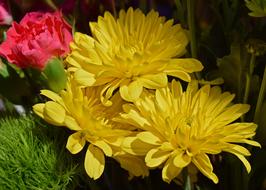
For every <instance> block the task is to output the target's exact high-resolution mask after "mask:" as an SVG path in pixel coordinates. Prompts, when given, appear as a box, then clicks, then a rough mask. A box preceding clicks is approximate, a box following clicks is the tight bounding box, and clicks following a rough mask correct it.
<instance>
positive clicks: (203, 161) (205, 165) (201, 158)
mask: <svg viewBox="0 0 266 190" xmlns="http://www.w3.org/2000/svg"><path fill="white" fill-rule="evenodd" d="M192 162H193V163H194V164H195V166H196V167H197V168H198V169H199V170H200V171H201V173H203V174H204V175H205V176H206V177H208V178H210V179H211V180H212V181H213V182H214V183H218V178H217V176H216V175H215V174H214V173H213V168H212V164H211V162H210V159H209V157H208V156H207V155H206V154H198V155H196V156H194V157H193V159H192Z"/></svg>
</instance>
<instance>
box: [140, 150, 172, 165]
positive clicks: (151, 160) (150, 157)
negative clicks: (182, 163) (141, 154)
mask: <svg viewBox="0 0 266 190" xmlns="http://www.w3.org/2000/svg"><path fill="white" fill-rule="evenodd" d="M170 154H171V152H170V151H162V150H160V149H157V148H155V149H152V150H150V151H149V152H148V153H147V155H146V157H145V162H146V164H147V166H148V167H151V168H153V167H158V166H160V165H161V164H162V163H163V162H164V161H165V160H166V159H168V158H169V156H170Z"/></svg>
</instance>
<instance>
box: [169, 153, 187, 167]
mask: <svg viewBox="0 0 266 190" xmlns="http://www.w3.org/2000/svg"><path fill="white" fill-rule="evenodd" d="M173 162H174V165H175V166H176V167H178V168H184V167H186V166H187V165H188V164H189V163H190V162H191V157H190V156H188V155H187V154H186V153H184V152H179V153H178V154H177V155H176V156H175V157H174V161H173Z"/></svg>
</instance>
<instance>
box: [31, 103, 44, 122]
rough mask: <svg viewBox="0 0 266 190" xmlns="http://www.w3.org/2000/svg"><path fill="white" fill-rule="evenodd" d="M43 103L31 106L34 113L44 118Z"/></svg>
mask: <svg viewBox="0 0 266 190" xmlns="http://www.w3.org/2000/svg"><path fill="white" fill-rule="evenodd" d="M44 107H45V104H35V105H34V106H33V107H32V108H33V111H34V113H36V114H37V115H38V116H39V117H41V118H43V119H44V116H43V112H44Z"/></svg>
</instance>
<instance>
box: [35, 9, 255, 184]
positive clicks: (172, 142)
mask: <svg viewBox="0 0 266 190" xmlns="http://www.w3.org/2000/svg"><path fill="white" fill-rule="evenodd" d="M90 27H91V32H92V37H91V36H88V35H85V34H82V33H76V34H75V37H74V42H73V43H72V44H71V45H70V47H71V53H70V54H69V55H68V57H67V58H66V67H67V75H68V81H67V87H66V89H65V90H62V91H61V92H60V93H59V94H56V93H54V92H52V91H49V90H42V92H41V93H42V94H43V95H44V96H46V97H47V98H49V99H50V100H49V101H47V102H45V103H40V104H36V105H35V106H34V107H33V109H34V112H35V113H36V114H37V115H39V116H40V117H41V118H43V119H44V120H45V121H47V122H48V123H50V124H52V125H56V126H65V127H67V128H69V129H70V130H72V131H74V133H73V134H72V135H70V136H69V138H68V141H67V145H66V147H67V149H68V150H69V151H70V152H71V153H73V154H77V153H78V152H80V151H81V150H82V149H83V148H84V147H85V145H86V143H88V144H89V145H88V148H87V151H86V156H85V162H84V166H85V170H86V172H87V174H88V175H89V176H90V177H91V178H93V179H97V178H99V177H100V176H101V174H102V173H103V171H104V166H105V156H107V157H112V158H113V159H115V160H116V161H118V162H119V163H120V165H121V167H122V168H124V169H126V170H128V171H129V173H130V174H131V176H148V175H149V173H148V172H149V169H153V168H162V179H163V180H164V181H166V182H170V181H171V180H172V179H174V178H176V177H178V175H179V174H180V172H181V171H182V170H183V168H185V167H196V168H198V170H199V171H200V172H201V173H202V174H204V175H205V176H207V177H208V178H210V179H211V180H213V182H215V183H217V182H218V178H217V176H216V175H215V174H214V173H213V167H212V164H211V161H210V158H209V156H208V155H209V154H219V153H221V152H222V151H225V152H229V153H232V154H234V155H236V156H237V157H238V158H239V159H240V160H241V161H242V162H243V164H244V165H245V166H246V168H247V170H248V171H250V165H249V163H248V161H247V160H246V158H245V156H249V155H250V153H249V151H248V150H247V149H246V148H244V147H243V146H241V145H239V144H240V143H245V144H249V145H252V146H260V145H259V143H257V142H255V141H253V140H251V138H252V137H253V136H254V135H255V130H256V125H255V124H253V123H232V122H234V121H235V120H237V119H238V118H239V117H240V116H241V115H243V114H244V113H246V112H247V111H248V109H249V106H248V105H245V104H235V105H234V104H232V103H231V101H232V100H233V98H234V95H232V94H230V93H228V92H225V93H222V92H221V89H220V88H219V87H210V85H205V86H203V87H201V88H199V87H198V83H197V82H196V81H191V77H190V73H192V72H198V71H201V70H202V69H203V66H202V64H201V63H200V62H199V61H198V60H196V59H191V58H180V57H181V56H182V55H184V53H185V51H186V49H185V47H186V45H187V44H188V38H187V36H186V32H185V31H184V30H183V29H182V28H181V26H180V25H178V24H177V25H173V20H169V21H165V19H164V18H163V17H159V15H158V13H157V12H154V11H151V12H150V13H149V14H148V15H147V16H145V15H144V14H143V13H142V12H141V11H140V10H133V9H132V8H130V9H129V10H128V11H127V12H125V11H123V10H122V11H120V13H119V17H118V19H115V18H114V17H113V16H112V15H111V14H110V13H109V12H107V13H105V14H104V17H99V18H98V22H97V23H94V22H93V23H90ZM168 76H172V77H175V78H178V79H181V80H183V81H186V82H189V84H188V86H187V89H186V90H185V91H184V90H183V88H182V86H181V83H180V82H179V81H176V80H172V82H171V83H168Z"/></svg>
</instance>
